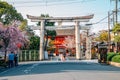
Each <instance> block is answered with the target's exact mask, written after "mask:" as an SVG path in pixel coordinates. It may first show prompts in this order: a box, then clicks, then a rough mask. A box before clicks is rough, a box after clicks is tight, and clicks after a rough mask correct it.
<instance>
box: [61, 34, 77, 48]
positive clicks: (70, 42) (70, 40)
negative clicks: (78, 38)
mask: <svg viewBox="0 0 120 80" xmlns="http://www.w3.org/2000/svg"><path fill="white" fill-rule="evenodd" d="M62 45H63V46H65V47H66V48H70V49H71V48H75V37H74V36H67V37H65V40H64V42H63V44H62Z"/></svg>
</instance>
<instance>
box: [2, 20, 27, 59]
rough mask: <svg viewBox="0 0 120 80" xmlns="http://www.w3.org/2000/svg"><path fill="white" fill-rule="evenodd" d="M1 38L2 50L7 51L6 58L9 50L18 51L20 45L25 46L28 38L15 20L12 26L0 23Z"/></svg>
mask: <svg viewBox="0 0 120 80" xmlns="http://www.w3.org/2000/svg"><path fill="white" fill-rule="evenodd" d="M0 39H1V41H2V44H1V45H2V48H1V50H2V51H4V52H5V60H6V54H7V51H16V50H17V49H18V48H19V47H20V46H21V47H22V46H24V45H25V43H26V38H25V36H24V35H23V34H22V32H21V31H20V30H19V29H18V25H16V22H14V23H13V24H12V25H10V26H4V25H3V24H2V23H0ZM18 44H19V45H20V46H19V47H18Z"/></svg>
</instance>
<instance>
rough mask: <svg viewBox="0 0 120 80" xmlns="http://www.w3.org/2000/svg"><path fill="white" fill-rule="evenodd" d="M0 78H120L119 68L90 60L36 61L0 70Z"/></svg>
mask: <svg viewBox="0 0 120 80" xmlns="http://www.w3.org/2000/svg"><path fill="white" fill-rule="evenodd" d="M0 80H120V68H118V67H114V66H110V65H104V64H98V63H96V62H92V61H91V62H90V61H89V62H88V61H69V62H36V63H29V64H27V63H26V64H21V65H19V66H18V67H14V68H11V69H8V70H6V71H4V72H1V73H0Z"/></svg>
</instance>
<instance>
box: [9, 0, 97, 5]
mask: <svg viewBox="0 0 120 80" xmlns="http://www.w3.org/2000/svg"><path fill="white" fill-rule="evenodd" d="M64 1H65V0H62V1H56V2H54V1H52V2H50V1H47V6H54V5H71V4H74V3H83V1H78V0H75V1H73V0H69V1H65V2H64ZM91 1H96V0H89V1H88V0H85V1H84V2H91ZM39 2H41V3H39ZM10 3H14V4H15V2H10ZM25 3H32V5H31V4H30V5H25V6H23V4H25ZM25 3H24V2H20V3H18V4H22V6H16V7H37V6H45V5H46V1H45V2H43V1H32V2H25ZM33 3H36V4H37V3H38V5H36V4H35V5H33ZM40 4H41V5H40Z"/></svg>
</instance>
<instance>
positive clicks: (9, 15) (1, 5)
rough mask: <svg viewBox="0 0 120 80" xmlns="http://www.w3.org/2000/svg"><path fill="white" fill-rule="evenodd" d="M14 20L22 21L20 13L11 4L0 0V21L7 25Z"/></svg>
mask: <svg viewBox="0 0 120 80" xmlns="http://www.w3.org/2000/svg"><path fill="white" fill-rule="evenodd" d="M16 20H17V21H18V20H19V21H23V17H22V15H21V14H20V13H18V12H17V10H16V9H15V8H14V7H13V6H12V5H10V4H8V3H7V2H4V1H0V22H2V23H3V24H4V25H8V24H11V23H12V22H14V21H16Z"/></svg>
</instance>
